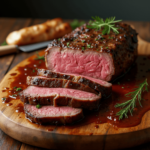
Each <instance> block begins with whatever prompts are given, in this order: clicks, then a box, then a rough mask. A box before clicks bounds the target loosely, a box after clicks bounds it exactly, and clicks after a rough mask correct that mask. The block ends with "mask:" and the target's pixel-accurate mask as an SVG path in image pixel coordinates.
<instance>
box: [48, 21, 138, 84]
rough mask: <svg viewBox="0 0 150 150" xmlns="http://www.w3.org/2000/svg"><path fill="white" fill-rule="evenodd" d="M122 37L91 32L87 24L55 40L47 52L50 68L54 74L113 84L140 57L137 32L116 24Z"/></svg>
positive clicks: (121, 24) (111, 33)
mask: <svg viewBox="0 0 150 150" xmlns="http://www.w3.org/2000/svg"><path fill="white" fill-rule="evenodd" d="M116 27H118V28H119V29H118V31H119V34H115V33H114V32H113V31H110V34H108V35H107V34H106V35H102V29H101V30H98V31H96V30H95V29H88V28H87V27H86V24H85V25H83V26H81V27H79V28H76V29H75V30H74V31H72V32H71V33H69V34H67V35H65V36H64V37H63V38H61V40H54V41H53V42H52V43H50V44H49V47H48V48H47V50H46V53H45V58H46V66H47V68H48V69H49V70H51V71H53V72H61V73H72V74H80V75H84V76H89V77H93V78H97V79H102V80H105V81H110V80H112V79H114V78H115V77H117V76H119V75H120V74H121V73H123V72H125V71H126V69H128V68H129V67H130V66H131V65H132V64H133V62H134V60H135V58H136V55H137V33H136V31H135V30H134V29H132V28H131V27H130V26H129V25H127V24H124V23H116Z"/></svg>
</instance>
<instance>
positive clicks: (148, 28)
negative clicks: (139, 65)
mask: <svg viewBox="0 0 150 150" xmlns="http://www.w3.org/2000/svg"><path fill="white" fill-rule="evenodd" d="M46 20H47V19H31V18H29V19H22V18H0V44H2V43H3V42H4V41H5V39H6V37H7V35H8V34H9V33H10V32H12V31H14V30H18V29H20V28H22V27H27V26H31V25H34V24H39V23H43V22H45V21H46ZM66 21H69V22H70V21H71V20H66ZM125 22H126V23H129V24H133V25H134V26H135V29H136V30H137V32H138V33H139V35H140V37H141V38H142V39H144V40H145V41H149V42H150V22H135V21H125ZM33 54H35V51H34V52H30V53H23V52H19V53H17V54H10V55H7V56H2V57H0V82H1V80H2V79H3V77H4V76H5V74H7V72H8V71H9V70H11V69H12V68H13V67H14V66H16V65H17V64H18V63H19V62H21V61H22V60H24V59H26V58H28V57H30V56H32V55H33ZM131 149H136V150H150V143H145V144H143V145H140V146H137V147H134V148H131ZM0 150H41V148H37V147H34V146H30V145H27V144H24V143H21V142H19V141H16V140H14V139H13V138H11V137H10V136H8V135H6V134H5V133H4V132H3V131H2V130H0ZM128 150H130V149H128Z"/></svg>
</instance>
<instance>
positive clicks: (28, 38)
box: [6, 18, 72, 45]
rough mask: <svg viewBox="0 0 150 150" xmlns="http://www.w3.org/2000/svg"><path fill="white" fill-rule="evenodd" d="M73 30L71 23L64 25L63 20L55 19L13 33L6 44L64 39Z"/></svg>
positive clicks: (24, 43)
mask: <svg viewBox="0 0 150 150" xmlns="http://www.w3.org/2000/svg"><path fill="white" fill-rule="evenodd" d="M71 30H72V29H71V26H70V24H69V23H64V22H63V20H62V19H61V18H55V19H52V20H48V21H46V22H44V23H42V24H38V25H34V26H30V27H26V28H23V29H20V30H18V31H13V32H11V33H10V34H9V35H8V36H7V38H6V42H7V44H9V45H26V44H31V43H37V42H42V41H47V40H52V39H55V38H59V37H62V36H64V35H65V34H67V33H69V32H71Z"/></svg>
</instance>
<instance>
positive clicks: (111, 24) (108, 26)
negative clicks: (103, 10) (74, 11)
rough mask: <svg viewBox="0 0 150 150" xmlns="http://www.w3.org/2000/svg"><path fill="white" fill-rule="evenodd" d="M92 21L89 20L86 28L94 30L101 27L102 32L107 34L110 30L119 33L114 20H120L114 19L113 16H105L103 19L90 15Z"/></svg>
mask: <svg viewBox="0 0 150 150" xmlns="http://www.w3.org/2000/svg"><path fill="white" fill-rule="evenodd" d="M92 19H93V21H90V22H89V25H87V28H92V29H96V30H100V29H101V27H103V30H102V34H103V35H104V34H109V33H110V30H112V31H113V32H115V33H116V34H118V33H119V31H118V28H117V27H115V23H116V22H120V21H121V20H115V17H110V18H106V19H105V21H104V20H103V18H100V17H98V16H95V17H92Z"/></svg>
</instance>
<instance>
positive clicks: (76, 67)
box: [46, 47, 114, 81]
mask: <svg viewBox="0 0 150 150" xmlns="http://www.w3.org/2000/svg"><path fill="white" fill-rule="evenodd" d="M46 60H47V68H48V69H50V70H52V71H55V72H62V73H73V74H80V75H85V76H89V77H93V78H97V79H102V80H105V81H108V80H110V78H111V76H112V75H113V74H114V66H113V60H112V58H111V56H110V54H108V53H97V52H93V51H88V50H85V51H84V53H82V52H81V51H79V50H71V49H63V50H61V51H60V48H59V47H52V48H50V50H49V54H48V55H47V58H46Z"/></svg>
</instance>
